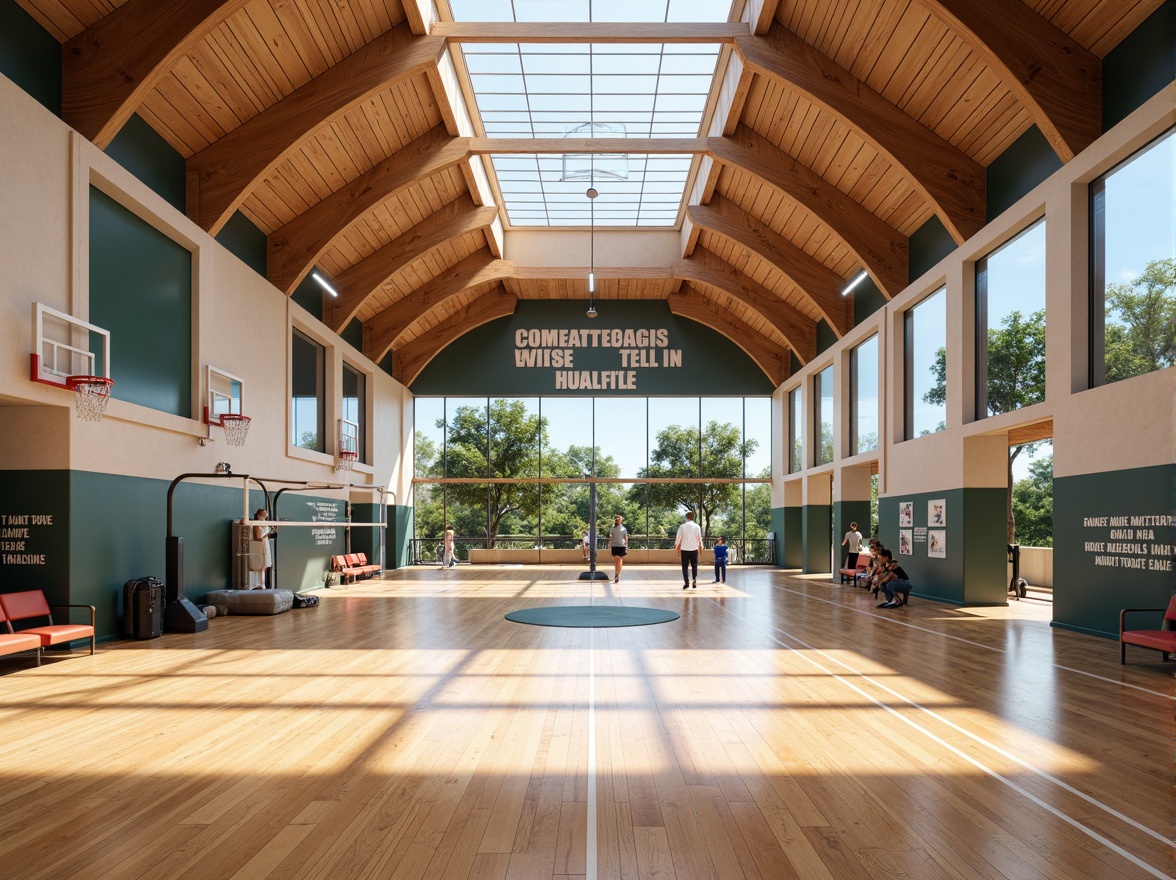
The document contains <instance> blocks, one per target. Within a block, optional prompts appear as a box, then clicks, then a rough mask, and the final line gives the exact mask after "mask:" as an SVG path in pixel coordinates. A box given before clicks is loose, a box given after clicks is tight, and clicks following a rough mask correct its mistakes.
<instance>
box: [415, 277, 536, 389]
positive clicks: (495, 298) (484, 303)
mask: <svg viewBox="0 0 1176 880" xmlns="http://www.w3.org/2000/svg"><path fill="white" fill-rule="evenodd" d="M518 302H519V301H518V298H517V297H515V296H512V295H511V294H509V293H507V292H506V290H505V289H503V287H502V285H501V284H500V285H498V287H496V288H494V289H493V290H490V291H489V292H487V293H485V294H483V295H482V296H480V297H478V298H477V299H476V300H474V301H473V302H472V303H470V304H469V305H468V306H466V307H465V308H464V309H462V310H461V311H459V312H457V313H456V314H454V315H451V316H450V317H448V318H446V319H445V320H444V321H442V322H441V323H440V324H438V325H437V326H436V327H434V328H433V329H432V330H430V331H429V332H428V333H423V334H421V335H420V336H418V337H417V338H416V339H414V340H413V341H412V342H410V343H408V344H407V345H405V346H404V347H402V348H398V349H396V350H395V351H394V352H393V354H392V378H394V379H396V381H398V382H400V383H401V384H403V385H411V384H412V383H413V381H414V380H415V379H416V377H417V376H419V375H420V374H421V370H423V369H424V368H425V367H426V366H428V364H429V361H431V360H432V359H433V358H435V357H436V356H437V355H438V353H440V351H441V350H442V349H443V348H445V347H446V346H447V345H449V344H450V343H451V342H453V341H454V340H455V339H459V338H460V337H462V336H464V335H465V334H466V333H469V332H470V331H471V330H473V329H474V328H475V327H480V326H482V325H483V324H487V323H489V322H490V321H494V320H496V319H498V318H504V317H506V316H507V315H513V314H514V310H515V306H516V305H518Z"/></svg>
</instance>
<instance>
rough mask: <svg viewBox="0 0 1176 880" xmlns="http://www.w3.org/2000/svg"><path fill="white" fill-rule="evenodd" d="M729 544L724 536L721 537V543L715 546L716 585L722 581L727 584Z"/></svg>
mask: <svg viewBox="0 0 1176 880" xmlns="http://www.w3.org/2000/svg"><path fill="white" fill-rule="evenodd" d="M729 549H730V548H729V547H728V546H727V542H726V541H724V540H723V536H722V535H719V543H717V544H715V583H716V584H717V583H719V581H720V580H721V581H722V582H723V583H724V584H725V583H727V550H729Z"/></svg>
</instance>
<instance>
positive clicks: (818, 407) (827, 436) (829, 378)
mask: <svg viewBox="0 0 1176 880" xmlns="http://www.w3.org/2000/svg"><path fill="white" fill-rule="evenodd" d="M813 428H814V431H813V436H814V437H815V438H816V440H817V442H816V443H815V444H813V445H814V446H815V447H816V449H815V453H816V454H815V457H814V459H813V464H815V465H822V464H829V463H830V462H832V461H833V367H832V366H828V367H826V368H825V369H823V370H821V372H819V373H817V375H816V376H814V377H813Z"/></svg>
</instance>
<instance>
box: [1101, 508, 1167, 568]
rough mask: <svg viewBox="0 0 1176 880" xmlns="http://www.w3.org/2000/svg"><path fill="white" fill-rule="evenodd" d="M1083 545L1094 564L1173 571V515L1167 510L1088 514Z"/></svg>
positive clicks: (1108, 566)
mask: <svg viewBox="0 0 1176 880" xmlns="http://www.w3.org/2000/svg"><path fill="white" fill-rule="evenodd" d="M1082 526H1083V529H1084V532H1085V535H1084V539H1083V542H1082V547H1083V549H1084V550H1085V551H1086V553H1087V554H1090V555H1093V556H1094V564H1095V565H1098V566H1104V567H1106V568H1126V569H1135V570H1136V571H1171V570H1172V556H1173V553H1174V552H1176V545H1174V544H1173V518H1172V517H1171V516H1168V515H1167V514H1138V515H1128V516H1084V517H1082Z"/></svg>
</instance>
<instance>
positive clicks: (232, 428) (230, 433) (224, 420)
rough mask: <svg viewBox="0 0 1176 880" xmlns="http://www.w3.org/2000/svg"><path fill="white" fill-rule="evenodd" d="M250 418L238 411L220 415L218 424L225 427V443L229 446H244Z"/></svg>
mask: <svg viewBox="0 0 1176 880" xmlns="http://www.w3.org/2000/svg"><path fill="white" fill-rule="evenodd" d="M251 421H252V419H250V418H249V416H243V415H241V414H240V413H225V414H224V415H222V416H221V417H220V426H221V427H222V428H224V429H225V443H227V444H229V446H244V445H245V438H246V436H248V434H249V423H250V422H251Z"/></svg>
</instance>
